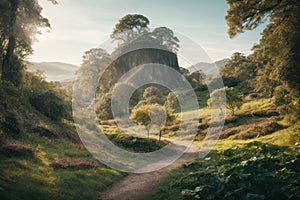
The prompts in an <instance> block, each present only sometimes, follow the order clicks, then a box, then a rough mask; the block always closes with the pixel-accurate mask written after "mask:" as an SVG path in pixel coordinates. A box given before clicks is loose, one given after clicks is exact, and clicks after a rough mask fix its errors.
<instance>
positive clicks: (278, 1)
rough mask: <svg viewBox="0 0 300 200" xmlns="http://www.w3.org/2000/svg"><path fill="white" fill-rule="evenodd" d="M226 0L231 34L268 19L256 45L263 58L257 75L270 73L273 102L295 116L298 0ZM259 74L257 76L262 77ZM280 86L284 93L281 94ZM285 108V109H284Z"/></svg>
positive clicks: (299, 94) (299, 73)
mask: <svg viewBox="0 0 300 200" xmlns="http://www.w3.org/2000/svg"><path fill="white" fill-rule="evenodd" d="M227 2H228V4H229V6H230V8H229V10H228V12H227V16H226V20H227V23H228V26H229V29H228V34H229V36H230V37H231V38H232V37H234V36H235V35H237V34H238V33H242V32H243V31H245V30H253V29H255V28H256V27H257V26H258V25H259V24H261V23H262V22H265V21H266V20H267V19H268V20H269V24H268V25H267V27H266V28H265V30H264V31H263V32H262V38H261V40H260V44H259V46H257V48H256V51H257V52H259V54H260V57H261V58H262V59H263V60H266V63H264V65H263V66H262V68H261V69H260V70H259V71H260V75H262V74H264V75H262V76H269V77H271V79H272V80H273V81H271V82H270V84H273V85H274V86H276V87H278V88H274V91H277V92H276V93H274V95H275V99H276V100H275V102H276V104H277V106H278V107H281V108H282V109H281V111H282V113H284V114H289V115H292V114H293V115H294V116H295V117H297V116H298V118H299V117H300V116H299V112H300V100H299V99H300V82H299V80H300V65H299V63H300V2H299V1H298V0H273V1H265V0H252V1H249V0H227ZM262 76H260V78H261V79H260V80H266V79H264V78H262ZM276 82H277V83H278V84H277V83H276ZM274 83H275V84H274ZM265 84H268V82H265ZM274 86H272V87H274ZM280 90H281V92H279V91H280ZM283 90H284V91H285V95H282V91H283ZM276 94H280V95H276ZM282 98H284V100H283V99H282ZM282 102H284V103H282ZM287 110H289V112H285V111H287Z"/></svg>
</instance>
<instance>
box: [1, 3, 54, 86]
mask: <svg viewBox="0 0 300 200" xmlns="http://www.w3.org/2000/svg"><path fill="white" fill-rule="evenodd" d="M50 1H51V2H52V3H54V4H56V3H57V2H56V1H55V0H50ZM0 6H1V7H0V10H1V12H2V14H1V17H0V33H1V35H0V37H1V40H0V41H1V44H0V45H1V51H2V52H1V54H2V74H1V79H2V80H5V81H10V82H12V83H14V84H15V85H18V84H19V82H20V77H21V69H22V64H21V61H22V60H23V59H24V58H25V57H26V56H28V55H30V54H31V53H32V52H33V49H32V43H33V42H34V41H35V40H36V38H35V35H36V34H39V33H40V31H39V28H43V27H47V28H50V23H49V21H48V19H46V18H44V17H43V16H42V15H41V11H42V8H41V6H40V5H39V3H38V1H37V0H1V2H0Z"/></svg>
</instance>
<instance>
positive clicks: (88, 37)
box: [29, 0, 264, 66]
mask: <svg viewBox="0 0 300 200" xmlns="http://www.w3.org/2000/svg"><path fill="white" fill-rule="evenodd" d="M39 3H40V5H41V6H42V7H43V12H42V15H43V16H44V17H46V18H48V19H49V21H50V23H51V30H50V32H46V31H44V33H43V34H42V35H38V36H37V39H38V42H36V43H35V44H34V46H33V48H34V54H33V55H32V56H31V57H29V61H32V62H52V61H53V62H54V61H56V62H65V63H70V64H74V65H77V66H80V64H81V62H82V55H83V53H84V52H85V51H87V50H89V49H91V48H95V47H99V45H100V44H102V43H103V42H105V41H107V40H108V39H109V35H110V33H111V32H112V30H113V28H114V26H115V24H116V23H117V22H118V20H119V19H120V18H122V17H123V16H125V15H126V14H142V15H144V16H146V17H147V18H148V19H149V20H150V28H156V27H160V26H166V27H168V28H170V29H172V30H173V31H174V32H175V33H176V32H177V33H180V34H181V35H184V36H185V37H187V38H189V39H191V40H192V41H194V42H195V43H197V44H198V45H199V46H200V47H201V48H202V49H203V50H204V51H205V52H206V53H207V55H208V57H209V58H210V60H211V61H217V60H221V59H223V58H229V57H230V56H231V55H232V54H233V53H234V52H237V51H238V52H241V53H244V54H246V55H247V54H249V53H250V52H251V48H252V46H253V44H254V43H258V42H259V39H260V32H261V31H262V29H263V28H264V27H263V26H260V27H258V28H257V29H256V30H254V31H247V32H245V33H242V34H240V35H238V36H237V37H235V38H233V39H230V38H229V36H228V35H227V29H228V27H227V24H226V21H225V16H226V11H227V9H228V5H227V4H226V1H225V0H187V1H182V0H151V1H146V0H86V1H82V0H59V4H58V5H53V4H51V3H50V2H49V1H46V0H39ZM203 61H204V62H207V60H203ZM180 62H181V63H180V64H181V65H186V63H183V62H182V61H180Z"/></svg>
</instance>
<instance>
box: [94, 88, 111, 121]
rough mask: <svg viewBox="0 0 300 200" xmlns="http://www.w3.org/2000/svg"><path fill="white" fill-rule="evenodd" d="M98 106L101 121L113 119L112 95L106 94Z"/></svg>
mask: <svg viewBox="0 0 300 200" xmlns="http://www.w3.org/2000/svg"><path fill="white" fill-rule="evenodd" d="M96 106H97V111H96V113H97V116H98V117H99V119H100V120H109V119H113V113H112V110H111V94H110V93H108V94H105V95H104V96H103V97H102V98H101V99H100V101H99V103H98V104H97V105H96Z"/></svg>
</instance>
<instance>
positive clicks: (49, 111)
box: [29, 91, 65, 120]
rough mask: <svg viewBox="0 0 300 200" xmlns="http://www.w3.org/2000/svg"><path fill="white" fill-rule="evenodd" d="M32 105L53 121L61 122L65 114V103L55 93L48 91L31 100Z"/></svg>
mask: <svg viewBox="0 0 300 200" xmlns="http://www.w3.org/2000/svg"><path fill="white" fill-rule="evenodd" d="M29 102H30V104H31V105H32V106H33V107H34V108H35V109H37V110H38V111H39V112H40V113H42V114H43V115H45V116H47V117H49V118H50V119H52V120H60V119H61V118H62V117H63V115H64V114H65V104H64V101H63V100H62V99H61V98H59V97H58V96H57V95H56V94H55V93H54V92H52V91H47V92H43V93H40V94H38V95H36V96H34V97H31V98H29Z"/></svg>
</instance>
